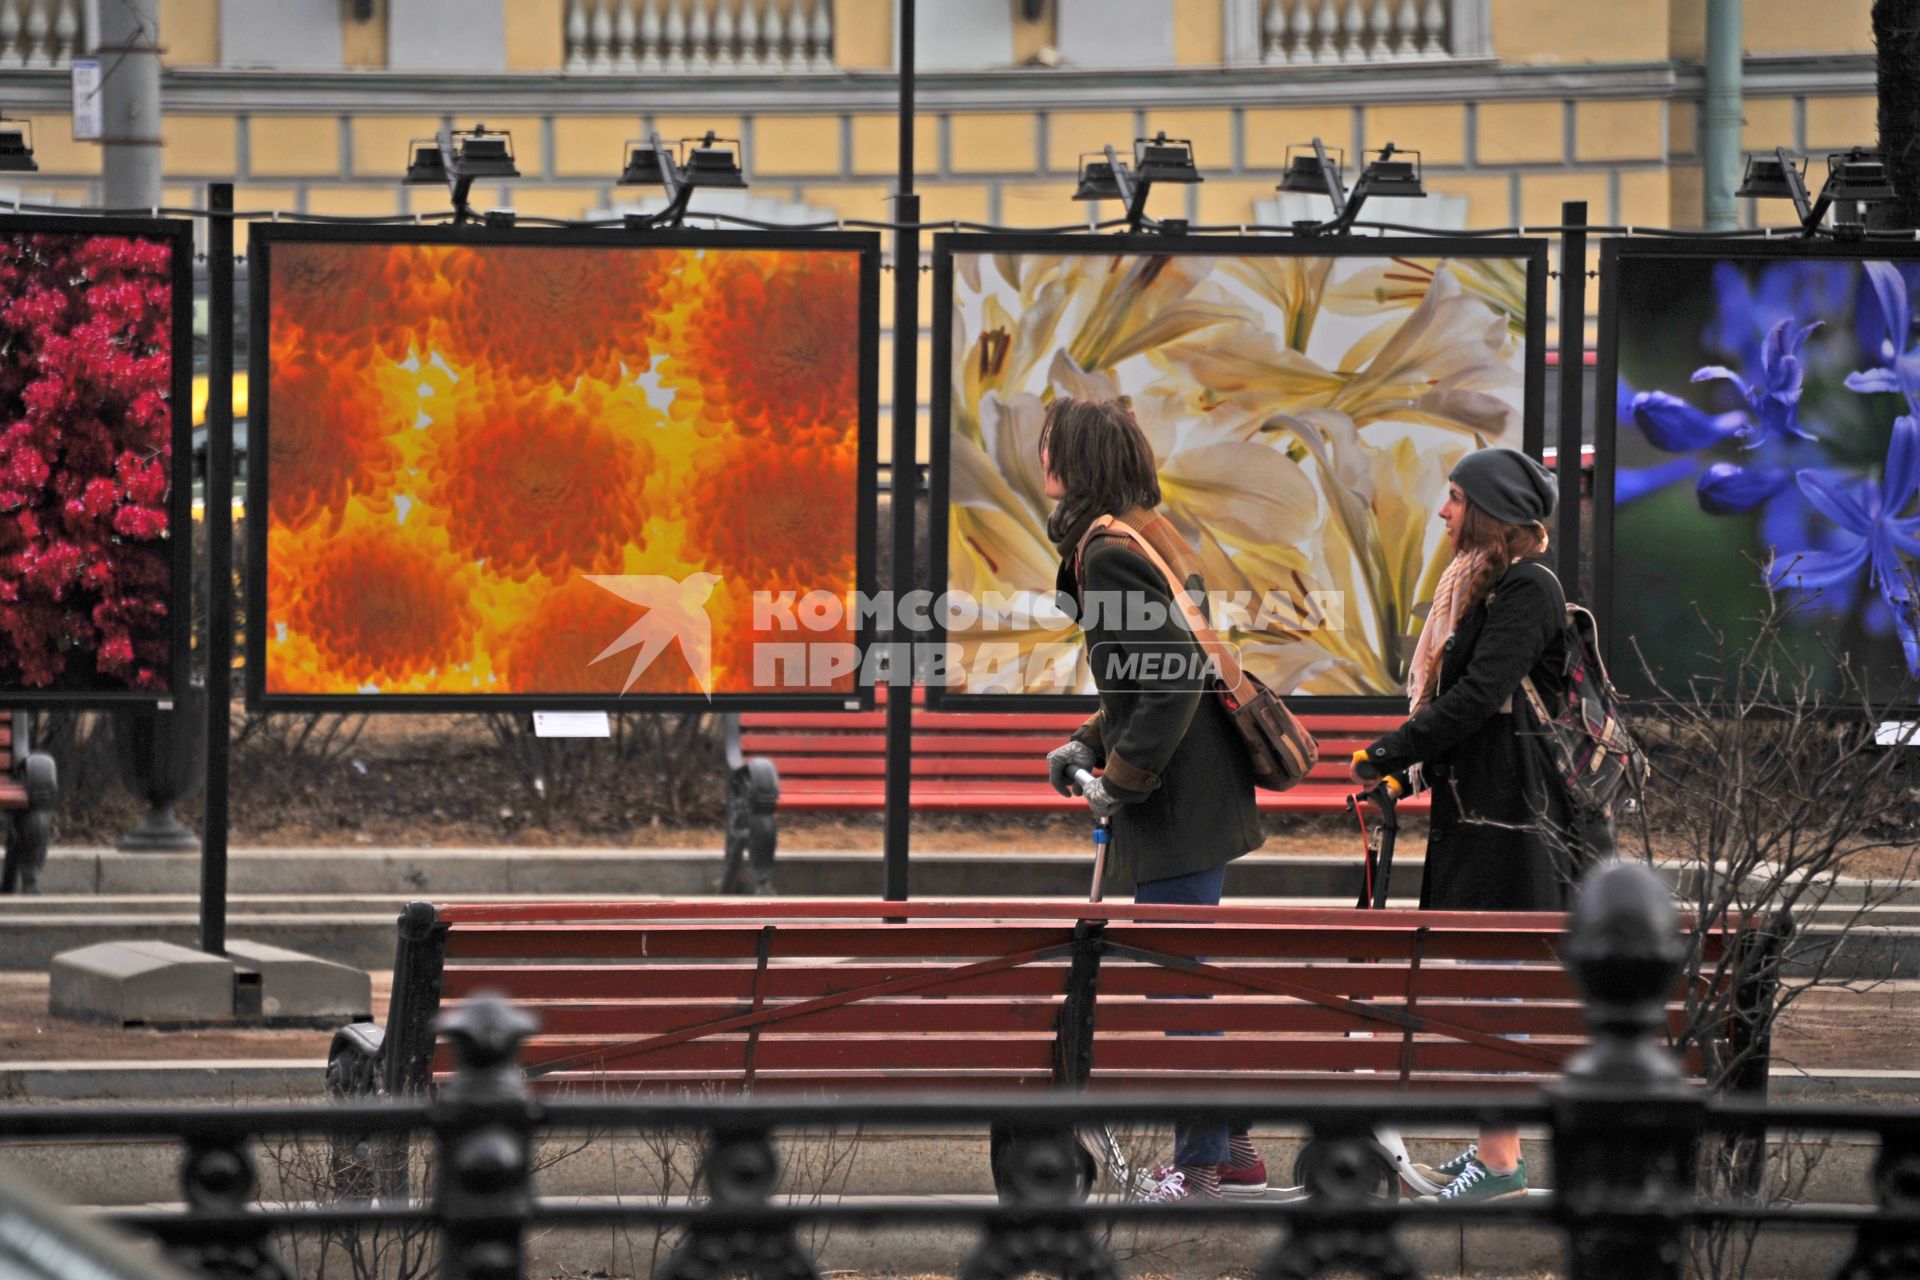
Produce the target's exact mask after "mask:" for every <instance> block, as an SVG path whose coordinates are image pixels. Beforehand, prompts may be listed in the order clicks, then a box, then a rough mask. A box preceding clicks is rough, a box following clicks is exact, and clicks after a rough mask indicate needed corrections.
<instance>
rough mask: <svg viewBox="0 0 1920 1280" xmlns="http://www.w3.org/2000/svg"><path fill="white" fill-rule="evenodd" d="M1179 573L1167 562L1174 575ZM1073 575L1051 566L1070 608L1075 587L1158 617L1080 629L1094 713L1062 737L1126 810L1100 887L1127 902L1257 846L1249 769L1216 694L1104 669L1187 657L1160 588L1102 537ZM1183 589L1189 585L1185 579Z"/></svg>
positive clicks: (1187, 636)
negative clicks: (1147, 887)
mask: <svg viewBox="0 0 1920 1280" xmlns="http://www.w3.org/2000/svg"><path fill="white" fill-rule="evenodd" d="M1135 527H1136V528H1138V527H1140V526H1139V525H1138V524H1136V525H1135ZM1183 568H1184V566H1181V565H1180V564H1178V562H1175V569H1176V571H1179V570H1181V569H1183ZM1082 572H1083V573H1084V575H1085V578H1086V581H1085V582H1084V583H1081V582H1078V581H1076V580H1075V577H1074V571H1073V565H1072V563H1071V561H1069V562H1067V563H1065V564H1063V565H1062V566H1061V570H1060V586H1061V589H1062V590H1063V591H1067V592H1070V593H1071V594H1073V595H1074V596H1075V597H1076V598H1081V597H1082V595H1083V589H1084V594H1086V595H1093V596H1095V597H1099V596H1102V595H1105V594H1111V595H1113V596H1116V597H1118V598H1120V599H1123V600H1125V599H1137V600H1139V601H1141V602H1143V603H1145V604H1147V605H1149V606H1153V605H1157V606H1158V607H1159V610H1160V612H1161V613H1162V614H1164V616H1165V618H1166V621H1164V622H1163V623H1161V624H1160V625H1158V626H1132V627H1129V626H1126V625H1124V624H1125V623H1126V622H1127V621H1129V619H1128V618H1127V617H1126V615H1125V614H1124V613H1123V614H1122V615H1121V617H1120V618H1118V619H1115V618H1112V617H1110V616H1109V613H1110V611H1108V610H1104V609H1102V610H1100V611H1099V613H1098V614H1097V615H1096V616H1095V617H1093V618H1090V619H1086V621H1089V622H1091V623H1092V625H1091V626H1090V627H1088V628H1087V629H1086V637H1087V653H1088V655H1089V659H1090V661H1092V663H1093V673H1094V683H1095V685H1096V686H1097V687H1098V689H1099V691H1100V711H1099V713H1098V714H1097V715H1095V716H1094V717H1093V718H1092V719H1091V720H1089V721H1087V723H1086V724H1085V725H1084V726H1083V727H1082V728H1081V729H1080V731H1079V732H1077V733H1076V734H1074V736H1075V737H1076V738H1078V739H1080V740H1081V741H1083V742H1085V743H1087V744H1088V745H1089V746H1091V747H1092V748H1093V750H1094V754H1095V755H1096V756H1097V757H1098V758H1099V762H1100V764H1101V766H1102V768H1103V769H1104V771H1105V777H1106V779H1107V785H1108V788H1109V789H1110V790H1111V791H1112V792H1113V794H1114V795H1116V796H1118V797H1121V798H1123V799H1127V800H1128V801H1129V803H1128V804H1126V805H1123V806H1122V807H1121V808H1120V810H1119V811H1118V812H1117V813H1115V814H1114V816H1113V848H1112V852H1111V853H1110V854H1109V855H1108V860H1107V869H1108V875H1107V880H1106V885H1107V888H1108V889H1110V890H1111V891H1113V892H1116V893H1124V892H1129V891H1131V890H1132V888H1133V887H1134V886H1135V885H1136V884H1138V883H1139V882H1141V881H1143V880H1164V879H1166V878H1168V877H1171V876H1181V875H1188V874H1191V873H1192V872H1195V871H1205V870H1207V869H1208V868H1210V867H1217V866H1220V865H1222V864H1223V863H1227V862H1231V861H1232V860H1233V859H1235V858H1238V857H1240V856H1241V855H1242V854H1244V853H1246V852H1248V851H1249V850H1251V849H1257V848H1259V847H1260V843H1261V841H1262V839H1263V837H1262V835H1261V833H1260V814H1259V811H1258V810H1257V809H1256V808H1255V807H1254V803H1253V764H1252V762H1251V760H1250V759H1249V758H1248V756H1247V748H1246V744H1245V743H1243V742H1242V741H1241V740H1240V735H1239V733H1238V731H1237V730H1235V729H1234V727H1233V724H1232V722H1231V721H1230V720H1228V718H1227V712H1226V708H1224V707H1223V706H1221V704H1220V698H1219V695H1218V694H1216V693H1213V692H1211V691H1203V690H1202V689H1201V688H1200V685H1199V683H1198V682H1196V681H1195V680H1193V679H1192V678H1184V679H1168V678H1164V677H1160V678H1154V677H1150V676H1148V675H1146V674H1145V673H1144V672H1143V671H1142V670H1141V668H1140V667H1138V666H1136V667H1135V669H1134V673H1133V674H1130V675H1129V674H1126V673H1125V672H1124V670H1123V668H1124V665H1125V664H1124V661H1123V662H1121V663H1119V664H1118V665H1116V664H1115V663H1114V662H1113V661H1111V660H1112V659H1114V658H1116V657H1122V656H1123V655H1127V654H1140V655H1143V654H1147V653H1154V654H1162V655H1167V654H1179V655H1182V656H1183V661H1185V662H1187V663H1191V660H1192V659H1193V658H1194V657H1195V656H1197V655H1198V653H1199V645H1198V644H1197V643H1196V642H1195V640H1194V639H1193V636H1192V634H1191V633H1190V632H1189V631H1187V630H1186V628H1185V627H1183V626H1181V625H1180V623H1179V622H1178V621H1176V620H1174V615H1173V613H1172V599H1173V596H1172V592H1171V591H1170V590H1169V589H1168V587H1167V582H1166V579H1165V578H1164V577H1162V576H1161V575H1160V572H1159V570H1157V569H1155V568H1154V566H1153V565H1152V564H1150V563H1149V562H1148V561H1147V559H1146V558H1145V557H1144V556H1142V555H1140V554H1139V553H1138V552H1137V551H1135V550H1133V549H1132V548H1131V547H1130V546H1129V545H1127V544H1126V543H1124V542H1122V541H1120V540H1118V539H1116V538H1112V537H1103V536H1096V537H1095V538H1094V539H1093V540H1092V541H1091V542H1090V543H1089V544H1088V547H1087V551H1086V553H1085V556H1084V558H1083V560H1082ZM1187 582H1188V585H1189V586H1190V587H1192V586H1195V585H1196V584H1197V583H1198V577H1197V575H1193V576H1190V577H1189V578H1188V579H1187ZM1142 612H1143V613H1151V612H1153V610H1152V608H1151V607H1149V608H1148V609H1145V610H1143V611H1142ZM1143 620H1144V619H1143ZM1116 623H1119V624H1120V625H1115V624H1116Z"/></svg>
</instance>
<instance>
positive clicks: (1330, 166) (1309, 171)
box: [1277, 138, 1347, 209]
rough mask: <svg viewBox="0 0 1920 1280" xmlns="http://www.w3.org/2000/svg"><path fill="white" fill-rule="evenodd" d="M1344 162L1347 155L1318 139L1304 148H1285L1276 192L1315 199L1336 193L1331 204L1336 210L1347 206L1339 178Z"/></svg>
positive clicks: (1344, 187)
mask: <svg viewBox="0 0 1920 1280" xmlns="http://www.w3.org/2000/svg"><path fill="white" fill-rule="evenodd" d="M1345 160H1346V153H1345V152H1343V151H1342V150H1341V149H1340V148H1339V147H1331V148H1329V147H1325V146H1322V145H1321V143H1320V139H1318V138H1315V139H1314V140H1313V141H1312V142H1311V143H1308V144H1306V145H1305V146H1291V147H1288V148H1287V171H1286V173H1285V174H1283V175H1282V176H1281V178H1280V185H1279V187H1278V188H1277V189H1278V190H1280V191H1296V192H1299V193H1301V194H1303V195H1315V196H1327V195H1335V194H1336V193H1338V198H1337V199H1336V200H1335V201H1334V207H1335V208H1336V209H1338V208H1340V207H1342V206H1344V205H1345V203H1346V194H1347V191H1346V186H1345V185H1344V184H1343V183H1342V181H1341V178H1340V168H1341V165H1342V164H1343V163H1344V162H1345Z"/></svg>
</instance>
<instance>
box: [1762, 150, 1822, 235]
mask: <svg viewBox="0 0 1920 1280" xmlns="http://www.w3.org/2000/svg"><path fill="white" fill-rule="evenodd" d="M1773 154H1774V156H1775V157H1776V158H1777V159H1778V160H1779V161H1780V172H1781V174H1782V175H1784V176H1785V178H1786V180H1787V194H1788V195H1789V196H1792V197H1793V212H1794V216H1795V217H1797V218H1799V219H1800V230H1801V231H1802V233H1804V234H1806V235H1812V234H1813V233H1814V229H1815V228H1817V227H1818V226H1819V225H1820V221H1821V219H1823V218H1825V217H1826V216H1827V205H1828V204H1829V203H1831V201H1828V200H1827V199H1826V193H1825V192H1822V193H1821V202H1820V204H1819V206H1818V207H1819V212H1817V213H1816V212H1815V211H1814V202H1813V200H1812V199H1811V198H1810V197H1809V196H1808V195H1807V181H1806V179H1805V178H1802V177H1801V176H1800V170H1799V169H1797V168H1795V167H1794V164H1793V156H1792V153H1791V152H1789V151H1788V150H1787V149H1786V148H1785V147H1775V148H1774V149H1773Z"/></svg>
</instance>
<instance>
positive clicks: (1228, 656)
mask: <svg viewBox="0 0 1920 1280" xmlns="http://www.w3.org/2000/svg"><path fill="white" fill-rule="evenodd" d="M1102 533H1105V534H1109V535H1114V536H1118V537H1122V538H1126V539H1127V540H1128V541H1130V542H1131V543H1132V544H1133V546H1134V547H1135V549H1137V550H1138V551H1139V552H1140V554H1141V555H1142V556H1143V557H1144V558H1145V559H1146V561H1147V563H1149V564H1151V565H1152V566H1153V567H1154V568H1155V569H1157V570H1159V572H1160V576H1161V577H1162V578H1163V579H1165V580H1166V583H1167V589H1168V590H1169V591H1170V592H1172V594H1173V603H1174V606H1175V607H1176V608H1178V609H1179V610H1180V616H1181V617H1182V618H1184V619H1185V620H1186V623H1187V630H1189V631H1190V632H1192V633H1193V638H1194V640H1195V641H1196V642H1197V643H1198V644H1199V646H1200V651H1201V652H1202V653H1204V654H1206V655H1207V658H1208V660H1209V661H1211V662H1212V663H1213V666H1214V670H1216V671H1218V672H1219V673H1220V679H1221V683H1222V684H1223V685H1224V686H1225V688H1226V691H1227V693H1228V696H1230V697H1231V698H1233V699H1234V701H1235V703H1236V704H1238V703H1242V702H1244V701H1245V700H1246V699H1247V697H1248V696H1249V695H1250V694H1251V693H1252V692H1253V691H1252V690H1251V689H1247V688H1245V684H1246V681H1245V679H1244V676H1245V671H1244V670H1243V669H1242V667H1241V665H1240V659H1239V657H1238V656H1237V655H1236V654H1234V653H1233V651H1232V650H1231V649H1230V648H1228V646H1227V643H1226V642H1225V641H1224V640H1222V639H1221V638H1220V637H1219V635H1218V634H1217V633H1216V632H1215V631H1214V629H1213V627H1212V625H1211V624H1209V623H1208V621H1207V619H1206V616H1205V615H1204V614H1202V613H1201V612H1200V607H1199V606H1198V605H1196V604H1195V603H1194V602H1193V597H1192V596H1190V595H1188V594H1187V588H1186V587H1185V586H1183V585H1182V584H1181V582H1180V579H1179V577H1178V576H1177V575H1175V573H1174V571H1173V566H1172V565H1170V564H1168V563H1167V561H1166V558H1165V557H1163V556H1162V555H1161V554H1160V553H1159V552H1158V551H1155V550H1154V549H1153V544H1152V543H1150V542H1148V541H1147V539H1146V537H1145V535H1143V534H1142V533H1141V532H1140V531H1139V530H1138V529H1135V528H1134V527H1133V526H1132V525H1130V524H1128V523H1127V522H1126V521H1124V520H1121V519H1120V518H1119V517H1117V516H1110V515H1108V516H1101V517H1100V518H1099V519H1098V520H1095V521H1094V522H1093V524H1092V525H1091V526H1089V527H1088V529H1087V531H1086V533H1085V534H1084V535H1082V536H1081V538H1080V546H1079V548H1078V549H1076V551H1075V552H1074V559H1075V566H1076V568H1077V567H1078V565H1079V561H1080V558H1081V556H1082V555H1083V554H1084V553H1085V551H1086V548H1087V543H1089V542H1091V541H1092V540H1093V538H1094V537H1095V536H1097V535H1099V534H1102ZM1076 576H1078V575H1077V574H1076Z"/></svg>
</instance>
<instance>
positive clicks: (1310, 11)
mask: <svg viewBox="0 0 1920 1280" xmlns="http://www.w3.org/2000/svg"><path fill="white" fill-rule="evenodd" d="M1451 11H1452V6H1450V5H1448V4H1447V3H1445V0H1265V3H1264V4H1263V5H1262V6H1261V17H1260V34H1261V60H1262V61H1264V62H1268V63H1278V64H1283V65H1287V66H1313V65H1328V64H1336V63H1356V62H1429V61H1434V60H1438V59H1444V58H1451V57H1453V56H1454V53H1455V50H1454V47H1453V44H1452V41H1451V32H1450V27H1451V26H1452V22H1451V16H1452V12H1451Z"/></svg>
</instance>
